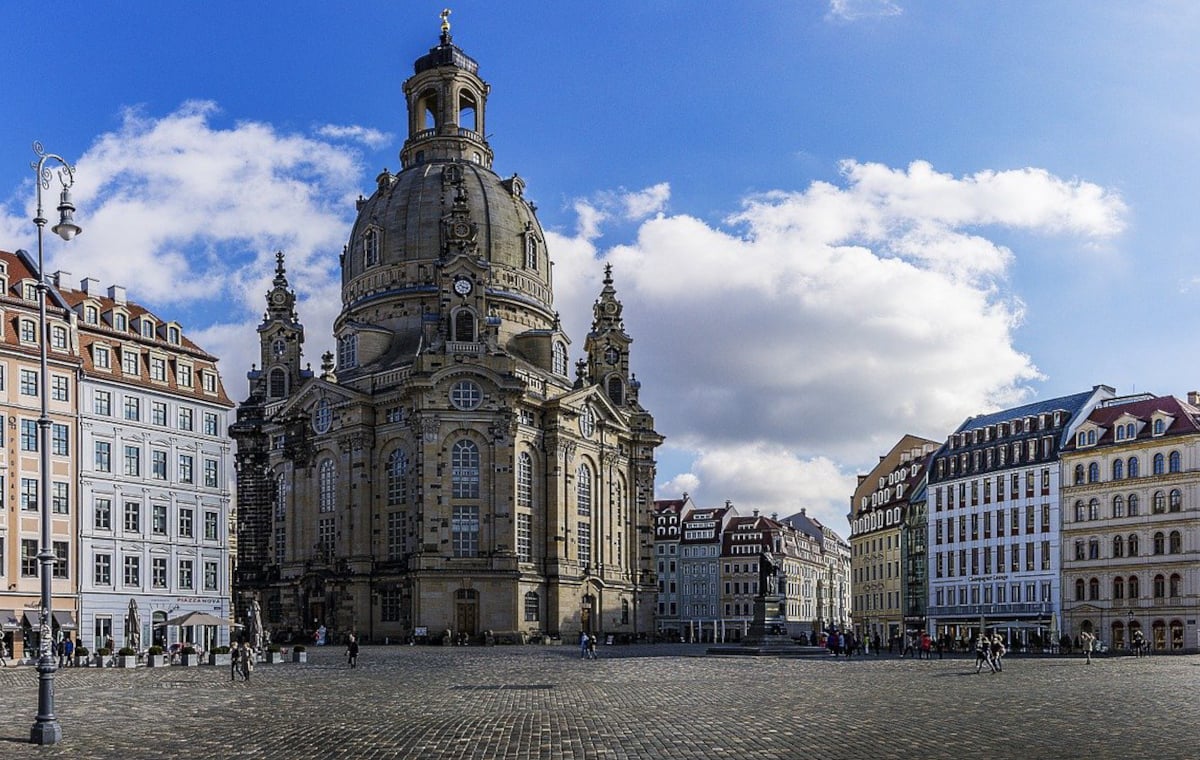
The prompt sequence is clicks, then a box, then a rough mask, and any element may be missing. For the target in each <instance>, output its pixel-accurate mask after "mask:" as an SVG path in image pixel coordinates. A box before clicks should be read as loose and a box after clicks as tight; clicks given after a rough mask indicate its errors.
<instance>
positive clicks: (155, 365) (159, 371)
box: [150, 356, 167, 383]
mask: <svg viewBox="0 0 1200 760" xmlns="http://www.w3.org/2000/svg"><path fill="white" fill-rule="evenodd" d="M150 379H151V380H155V381H157V382H160V383H165V382H166V381H167V360H166V359H165V358H164V357H162V356H151V357H150Z"/></svg>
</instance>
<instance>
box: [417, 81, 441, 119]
mask: <svg viewBox="0 0 1200 760" xmlns="http://www.w3.org/2000/svg"><path fill="white" fill-rule="evenodd" d="M414 111H415V113H417V114H418V115H419V117H420V119H421V124H420V125H418V127H417V128H418V129H436V128H437V125H438V96H437V90H434V89H428V90H425V91H424V92H422V93H421V96H420V97H419V98H417V107H416V108H415V109H414Z"/></svg>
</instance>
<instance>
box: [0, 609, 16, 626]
mask: <svg viewBox="0 0 1200 760" xmlns="http://www.w3.org/2000/svg"><path fill="white" fill-rule="evenodd" d="M19 630H21V620H20V619H19V618H18V617H17V613H15V612H13V611H12V610H0V631H19Z"/></svg>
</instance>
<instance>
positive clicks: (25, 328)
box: [20, 319, 37, 343]
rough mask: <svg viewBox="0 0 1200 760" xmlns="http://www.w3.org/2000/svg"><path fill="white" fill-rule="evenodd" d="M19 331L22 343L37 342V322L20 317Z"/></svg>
mask: <svg viewBox="0 0 1200 760" xmlns="http://www.w3.org/2000/svg"><path fill="white" fill-rule="evenodd" d="M20 331H21V333H20V338H21V342H22V343H37V323H36V322H34V321H33V320H32V319H22V320H21V327H20Z"/></svg>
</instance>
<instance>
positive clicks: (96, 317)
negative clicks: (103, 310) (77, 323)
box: [83, 306, 100, 325]
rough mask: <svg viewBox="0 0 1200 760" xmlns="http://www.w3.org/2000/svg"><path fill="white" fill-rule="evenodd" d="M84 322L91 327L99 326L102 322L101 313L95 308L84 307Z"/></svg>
mask: <svg viewBox="0 0 1200 760" xmlns="http://www.w3.org/2000/svg"><path fill="white" fill-rule="evenodd" d="M83 321H84V322H86V323H88V324H89V325H94V324H98V323H99V322H100V311H99V309H97V308H96V307H95V306H85V307H83Z"/></svg>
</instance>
